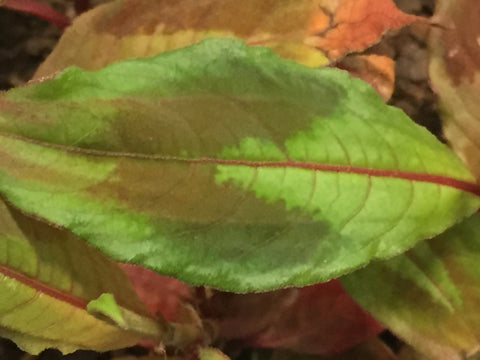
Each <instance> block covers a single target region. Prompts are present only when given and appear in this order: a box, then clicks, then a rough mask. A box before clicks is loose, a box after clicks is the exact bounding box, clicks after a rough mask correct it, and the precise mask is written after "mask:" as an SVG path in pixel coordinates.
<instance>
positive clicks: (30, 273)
mask: <svg viewBox="0 0 480 360" xmlns="http://www.w3.org/2000/svg"><path fill="white" fill-rule="evenodd" d="M0 229H1V233H0V294H1V295H0V335H2V336H4V337H8V338H10V339H12V340H14V341H15V342H16V343H17V344H18V345H19V346H20V347H22V348H23V349H25V350H27V351H28V352H30V353H34V354H37V353H39V352H40V351H42V350H43V349H45V348H49V347H55V348H58V349H60V350H61V351H63V352H71V351H74V350H77V349H94V350H98V351H106V350H111V349H117V348H122V347H125V346H131V345H134V344H136V343H137V342H138V341H139V340H140V338H141V336H142V335H141V333H139V332H138V331H133V330H132V331H130V329H129V328H128V327H123V328H120V327H118V326H114V325H113V324H111V323H110V322H106V321H102V320H100V319H98V318H96V317H94V316H92V315H90V314H89V313H88V312H87V310H86V309H85V308H86V305H87V303H88V301H90V300H93V299H95V298H96V297H98V296H99V295H100V294H102V292H106V291H108V292H111V293H113V294H114V296H115V299H116V301H118V302H119V303H120V304H122V306H124V307H125V308H128V309H129V311H130V312H132V313H135V314H136V316H137V317H138V318H139V319H142V320H140V323H143V322H145V321H146V322H147V323H148V322H151V321H153V320H152V319H150V318H149V315H148V312H147V311H146V309H145V307H144V306H143V304H142V302H141V301H140V300H139V299H138V297H137V296H136V294H135V292H134V291H133V289H132V288H131V287H130V285H129V282H128V279H127V278H126V276H125V275H124V274H123V272H122V271H121V270H120V268H118V266H117V265H116V264H115V263H114V262H112V261H111V260H109V259H108V258H106V257H105V256H104V255H103V254H102V253H100V252H99V251H98V250H96V249H94V248H93V247H91V246H90V245H88V244H87V243H85V242H84V241H82V240H80V239H78V238H76V237H75V236H73V235H72V234H71V233H69V232H67V231H65V230H61V229H56V228H53V227H51V226H48V225H47V224H44V223H42V222H40V221H38V220H35V219H32V218H29V217H27V216H25V215H24V214H22V213H21V212H19V211H18V210H15V209H13V208H10V207H7V206H6V205H5V203H4V202H3V201H2V202H0Z"/></svg>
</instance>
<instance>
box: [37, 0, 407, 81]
mask: <svg viewBox="0 0 480 360" xmlns="http://www.w3.org/2000/svg"><path fill="white" fill-rule="evenodd" d="M415 19H416V18H415V17H414V16H411V15H406V14H404V13H402V12H400V11H399V10H398V9H397V8H396V7H395V5H394V4H393V2H392V1H391V0H337V1H331V0H285V1H277V0H262V1H258V0H245V1H241V2H239V1H236V0H203V1H198V0H179V1H168V0H155V1H152V0H125V1H120V0H116V1H112V2H110V3H108V4H106V5H103V6H100V7H98V8H95V9H93V10H92V11H90V12H88V13H86V14H84V15H82V16H80V17H79V18H77V19H76V20H75V21H74V23H73V25H72V26H71V27H70V28H69V29H68V30H67V31H66V32H65V34H64V35H63V37H62V39H61V40H60V42H59V44H58V46H57V47H56V49H55V50H54V51H53V53H52V54H51V55H50V57H49V58H48V59H47V60H46V62H45V63H44V64H43V65H42V66H41V67H40V69H39V70H38V71H37V73H36V75H35V77H36V78H40V77H43V76H48V75H50V74H52V73H55V72H56V71H59V70H62V69H64V68H65V67H67V66H69V65H77V66H80V67H82V68H84V69H97V68H100V67H103V66H105V65H107V64H108V63H111V62H113V61H115V60H120V59H125V58H129V57H138V56H149V55H154V54H157V53H159V52H162V51H165V50H171V49H175V48H179V47H182V46H186V45H189V44H192V43H196V42H198V41H200V40H202V39H204V38H209V37H239V38H242V39H243V40H244V41H245V42H247V44H249V45H264V46H269V47H271V48H272V49H273V50H274V51H275V52H277V53H278V54H279V55H280V56H282V57H284V58H288V59H292V60H295V61H298V62H300V63H303V64H305V65H308V66H313V67H316V66H321V65H324V64H326V63H328V62H329V61H332V60H336V59H338V58H341V57H342V56H344V55H345V54H346V53H349V52H352V51H361V50H363V49H365V48H366V47H368V46H370V45H372V44H373V43H375V42H376V41H378V39H379V38H380V36H381V35H382V34H383V33H384V32H385V31H386V30H388V29H393V28H398V27H400V26H402V25H405V24H408V23H410V22H412V21H414V20H415Z"/></svg>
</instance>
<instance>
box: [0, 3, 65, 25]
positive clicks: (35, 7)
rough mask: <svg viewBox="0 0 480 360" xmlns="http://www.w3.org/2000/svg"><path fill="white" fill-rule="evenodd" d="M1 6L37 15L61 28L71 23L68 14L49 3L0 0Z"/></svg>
mask: <svg viewBox="0 0 480 360" xmlns="http://www.w3.org/2000/svg"><path fill="white" fill-rule="evenodd" d="M0 6H2V7H5V8H8V9H12V10H17V11H22V12H25V13H28V14H32V15H35V16H37V17H39V18H41V19H44V20H46V21H48V22H49V23H51V24H53V25H56V26H57V27H59V28H60V29H61V30H63V29H65V28H66V27H67V26H68V25H70V22H71V21H70V18H69V17H68V16H67V15H65V14H63V13H61V12H59V11H57V10H55V9H54V8H52V7H51V6H49V5H48V4H45V3H40V2H38V1H35V0H0Z"/></svg>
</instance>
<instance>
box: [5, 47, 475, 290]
mask: <svg viewBox="0 0 480 360" xmlns="http://www.w3.org/2000/svg"><path fill="white" fill-rule="evenodd" d="M0 192H1V193H2V194H3V195H4V196H5V197H7V198H8V199H9V200H10V201H11V202H12V203H14V204H15V205H16V206H18V207H20V208H22V209H23V210H24V211H26V212H29V213H33V214H36V215H38V216H41V217H44V218H46V219H48V220H49V221H51V222H53V223H56V224H59V225H61V226H64V227H66V228H68V229H70V230H71V231H73V232H74V233H75V234H76V235H78V236H80V237H82V238H84V239H86V240H87V241H88V242H90V243H92V244H94V245H95V246H96V247H98V248H99V249H101V250H102V251H104V252H105V253H107V254H108V255H109V256H111V257H113V258H115V259H117V260H121V261H124V262H133V263H138V264H142V265H144V266H146V267H150V268H152V269H155V270H157V271H159V272H161V273H164V274H168V275H173V276H174V277H177V278H179V279H181V280H184V281H186V282H189V283H192V284H208V285H211V286H215V287H219V288H222V289H227V290H234V291H251V290H267V289H273V288H278V287H283V286H289V285H298V286H300V285H305V284H310V283H315V282H319V281H325V280H328V279H330V278H332V277H337V276H339V275H341V274H344V273H346V272H349V271H351V270H353V269H355V268H358V267H360V266H364V265H365V264H366V263H368V262H369V261H370V260H372V259H377V258H386V257H390V256H393V255H396V254H399V253H401V252H403V251H405V250H406V249H408V248H410V247H411V246H413V245H414V244H415V243H416V242H418V241H419V240H422V239H425V238H428V237H432V236H434V235H436V234H438V233H440V232H442V231H444V230H445V229H446V228H447V227H449V226H451V225H452V224H454V223H455V222H457V221H459V220H460V219H461V218H463V217H464V216H467V215H469V214H471V213H472V212H474V211H475V210H476V209H477V208H478V207H479V205H480V199H479V197H478V195H479V194H480V191H479V189H478V187H477V185H475V184H474V182H473V178H472V176H471V175H470V173H469V172H468V171H467V170H466V169H465V168H464V166H463V165H462V163H461V162H460V161H459V160H458V158H457V157H456V156H455V155H454V154H452V153H451V152H450V151H449V150H448V149H447V148H446V147H445V146H444V145H443V144H441V143H440V142H438V141H437V140H436V139H435V138H434V137H433V136H432V135H430V134H429V133H428V132H427V131H426V130H424V129H423V128H421V127H419V126H417V125H415V124H414V123H413V122H412V121H411V120H410V119H409V118H408V117H407V116H406V115H405V114H404V113H403V112H401V111H400V110H398V109H395V108H392V107H389V106H386V105H385V104H384V103H383V101H382V100H381V99H380V98H379V97H378V96H377V94H376V93H375V91H374V90H373V89H372V88H371V87H370V86H368V85H367V84H365V83H363V82H362V81H359V80H357V79H353V78H351V77H349V76H348V74H347V73H345V72H343V71H340V70H335V69H321V70H314V69H309V68H307V67H304V66H302V65H299V64H296V63H294V62H291V61H287V60H282V59H280V58H278V57H277V56H276V55H274V54H273V53H272V52H271V51H270V50H268V49H265V48H261V47H248V46H246V45H245V44H243V43H242V42H240V41H237V40H209V41H204V42H202V43H200V44H198V45H194V46H189V47H186V48H184V49H181V50H176V51H172V52H168V53H163V54H161V55H159V56H156V57H153V58H139V59H134V60H129V61H123V62H118V63H115V64H112V65H110V66H108V67H106V68H104V69H102V70H99V71H95V72H84V71H81V70H80V69H78V68H70V69H68V70H66V71H65V72H63V73H61V74H59V75H58V76H57V77H56V78H55V79H53V80H50V81H45V82H42V83H37V84H30V85H28V86H25V87H22V88H19V89H16V90H13V91H10V92H8V93H6V94H4V95H3V96H2V97H1V98H0Z"/></svg>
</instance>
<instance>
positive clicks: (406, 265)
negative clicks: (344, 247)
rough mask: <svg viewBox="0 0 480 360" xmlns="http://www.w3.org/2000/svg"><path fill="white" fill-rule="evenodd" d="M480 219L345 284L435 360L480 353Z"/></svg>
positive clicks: (345, 279)
mask: <svg viewBox="0 0 480 360" xmlns="http://www.w3.org/2000/svg"><path fill="white" fill-rule="evenodd" d="M479 261H480V217H479V216H478V215H474V216H473V217H471V218H469V219H467V220H465V221H464V222H462V223H460V224H458V225H456V226H455V227H453V228H451V229H449V230H448V231H447V232H445V233H443V234H442V235H440V236H438V237H436V238H434V239H431V240H429V241H426V242H422V243H420V244H418V245H417V246H416V247H414V248H413V249H412V250H410V251H409V252H407V253H405V254H403V255H401V256H399V257H396V258H393V259H389V260H388V261H381V262H376V263H372V264H370V265H369V266H367V267H366V268H364V269H361V270H358V271H356V272H354V273H352V274H349V275H347V276H345V277H342V278H341V281H342V284H343V285H344V287H345V289H346V290H347V291H348V292H349V293H350V294H351V295H352V296H353V297H354V298H355V299H356V300H357V301H358V302H359V303H360V305H362V306H363V307H364V308H365V309H366V310H367V311H369V312H370V313H372V315H373V316H375V318H377V319H378V320H379V321H381V322H382V323H384V324H385V325H386V326H388V327H389V328H390V329H392V330H393V331H394V332H395V333H396V334H398V335H399V336H401V337H402V338H403V339H405V340H406V341H407V342H409V343H410V344H411V345H413V346H415V347H416V348H417V349H419V350H420V351H421V352H423V353H424V354H426V355H428V356H429V357H431V358H432V359H439V360H443V359H445V360H447V359H448V360H455V359H464V358H465V357H464V356H465V355H472V354H474V353H475V352H477V351H478V349H479V348H480V341H479V340H478V339H480V302H479V299H480V268H479V266H478V263H479Z"/></svg>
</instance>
